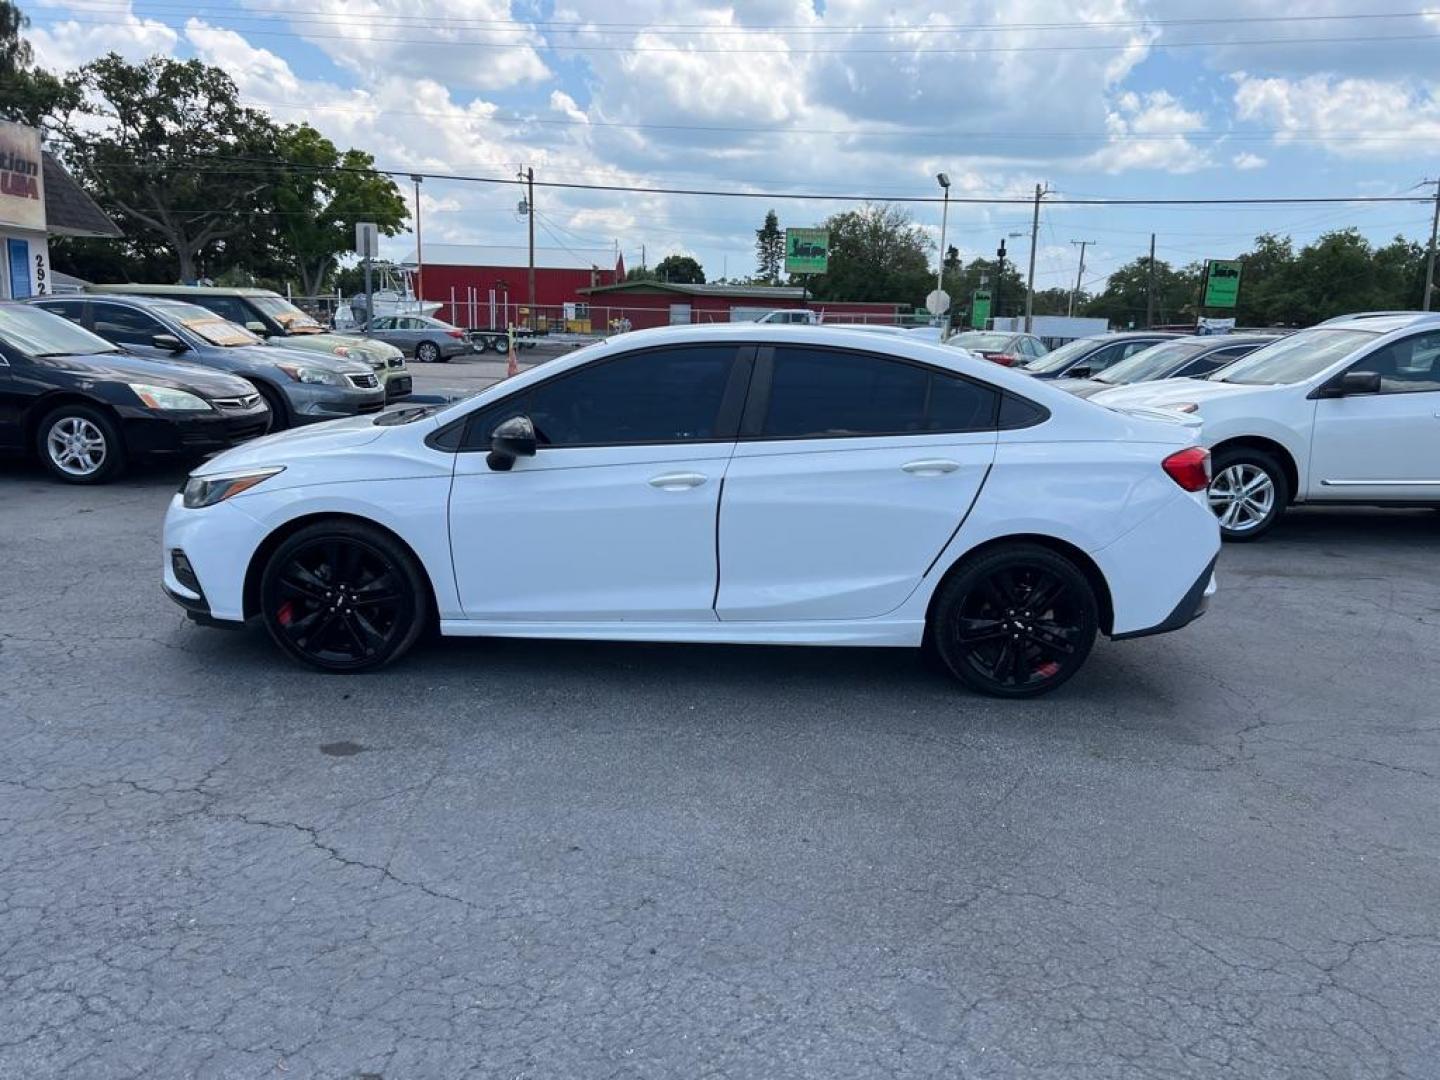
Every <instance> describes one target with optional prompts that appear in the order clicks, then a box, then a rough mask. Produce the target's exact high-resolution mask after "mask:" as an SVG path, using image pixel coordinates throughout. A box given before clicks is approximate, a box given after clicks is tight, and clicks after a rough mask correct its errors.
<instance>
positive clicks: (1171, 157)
mask: <svg viewBox="0 0 1440 1080" xmlns="http://www.w3.org/2000/svg"><path fill="white" fill-rule="evenodd" d="M1105 127H1106V129H1107V130H1108V131H1109V133H1110V142H1109V143H1108V145H1106V146H1105V147H1104V148H1103V149H1101V150H1099V151H1097V152H1096V153H1095V154H1093V155H1091V157H1090V158H1089V159H1088V161H1087V162H1086V164H1088V165H1089V166H1091V167H1093V168H1097V169H1102V170H1104V171H1105V172H1108V173H1119V172H1125V171H1127V170H1130V169H1158V170H1163V171H1165V172H1171V173H1190V172H1195V171H1196V170H1198V169H1203V168H1204V167H1205V166H1207V165H1209V164H1210V163H1211V159H1210V155H1209V154H1208V153H1207V152H1206V151H1205V150H1203V149H1202V148H1200V147H1198V146H1196V145H1195V144H1194V143H1192V142H1191V141H1190V140H1189V139H1187V138H1186V134H1187V133H1189V132H1193V131H1199V130H1202V129H1203V128H1204V127H1205V117H1203V116H1202V115H1201V114H1200V113H1198V112H1194V111H1193V110H1190V109H1187V108H1185V107H1184V106H1183V105H1181V104H1180V102H1179V101H1178V100H1177V99H1176V98H1175V97H1174V96H1173V95H1171V94H1170V93H1169V92H1168V91H1165V90H1152V91H1150V92H1148V93H1146V94H1137V93H1135V92H1133V91H1127V92H1125V93H1122V94H1120V95H1119V96H1118V97H1117V98H1116V99H1115V101H1114V105H1113V107H1112V108H1111V109H1110V110H1109V111H1108V112H1107V114H1106V117H1105Z"/></svg>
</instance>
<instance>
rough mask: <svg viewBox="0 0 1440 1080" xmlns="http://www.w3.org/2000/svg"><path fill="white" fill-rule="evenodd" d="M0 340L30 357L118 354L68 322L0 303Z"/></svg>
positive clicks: (92, 335)
mask: <svg viewBox="0 0 1440 1080" xmlns="http://www.w3.org/2000/svg"><path fill="white" fill-rule="evenodd" d="M0 338H3V339H4V340H5V343H6V344H7V345H10V346H11V347H13V348H16V349H19V350H20V351H21V352H22V353H26V354H28V355H30V356H88V355H90V354H91V353H117V352H119V351H120V350H119V349H117V348H116V347H115V346H114V345H111V344H110V342H108V341H106V340H105V339H104V338H101V337H96V336H95V335H94V334H92V333H90V331H89V330H82V329H81V328H80V327H78V326H76V325H75V324H74V323H72V322H71V321H70V320H69V319H65V318H61V317H60V316H59V315H52V314H50V312H48V311H41V310H40V309H39V308H37V307H25V306H23V305H20V304H13V305H12V304H0Z"/></svg>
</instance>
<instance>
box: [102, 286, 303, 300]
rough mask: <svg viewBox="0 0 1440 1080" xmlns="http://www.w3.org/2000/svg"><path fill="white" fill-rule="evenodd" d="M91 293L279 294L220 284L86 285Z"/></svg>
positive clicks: (134, 294)
mask: <svg viewBox="0 0 1440 1080" xmlns="http://www.w3.org/2000/svg"><path fill="white" fill-rule="evenodd" d="M85 291H86V292H90V293H117V294H121V295H131V296H176V297H179V296H279V295H280V294H279V293H277V292H275V291H274V290H272V289H253V288H248V287H244V286H238V285H237V286H235V287H234V288H229V287H225V286H220V285H136V284H133V283H131V284H125V285H86V286H85Z"/></svg>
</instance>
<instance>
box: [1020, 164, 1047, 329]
mask: <svg viewBox="0 0 1440 1080" xmlns="http://www.w3.org/2000/svg"><path fill="white" fill-rule="evenodd" d="M1048 190H1049V189H1048V188H1046V187H1045V186H1044V185H1042V184H1036V185H1035V213H1034V216H1033V217H1031V219H1030V275H1029V277H1028V278H1027V279H1026V281H1025V332H1026V333H1027V334H1028V333H1030V330H1031V327H1032V326H1033V325H1034V322H1035V247H1036V244H1037V243H1038V242H1039V239H1040V200H1041V199H1042V198H1044V196H1045V193H1046V191H1048Z"/></svg>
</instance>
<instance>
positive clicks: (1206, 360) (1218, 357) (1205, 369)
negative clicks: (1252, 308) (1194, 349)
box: [1175, 345, 1256, 377]
mask: <svg viewBox="0 0 1440 1080" xmlns="http://www.w3.org/2000/svg"><path fill="white" fill-rule="evenodd" d="M1255 349H1256V346H1254V345H1236V346H1235V347H1234V348H1233V349H1217V350H1216V351H1215V352H1212V353H1206V354H1205V355H1204V356H1202V357H1199V358H1198V359H1195V360H1192V361H1190V363H1188V364H1186V365H1185V366H1184V367H1183V368H1181V369H1180V370H1179V371H1177V372H1176V373H1175V374H1176V375H1184V376H1191V377H1194V376H1199V375H1209V374H1210V373H1211V372H1212V371H1219V370H1220V369H1221V368H1222V367H1224V366H1225V365H1226V364H1228V363H1231V362H1232V361H1234V360H1238V359H1240V357H1242V356H1244V355H1245V354H1246V353H1249V352H1254V351H1255Z"/></svg>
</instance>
